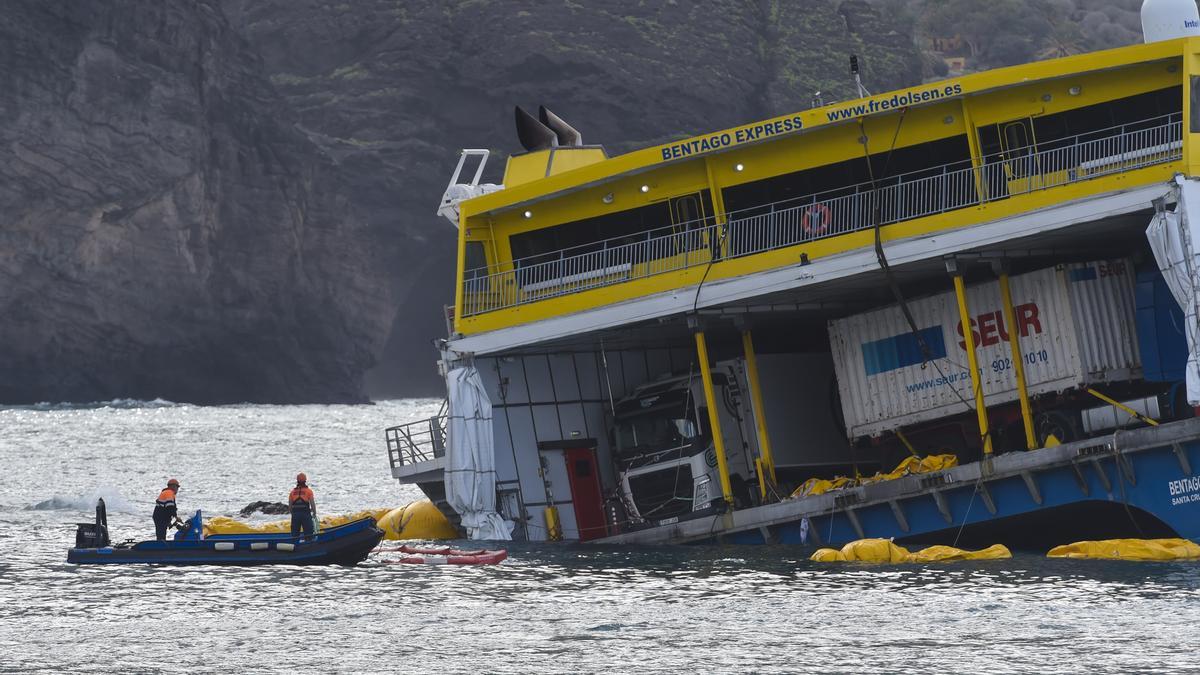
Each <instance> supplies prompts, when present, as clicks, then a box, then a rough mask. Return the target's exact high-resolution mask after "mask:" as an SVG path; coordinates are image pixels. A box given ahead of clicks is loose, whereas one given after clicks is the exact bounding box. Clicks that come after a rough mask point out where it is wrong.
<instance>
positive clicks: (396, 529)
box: [377, 499, 459, 540]
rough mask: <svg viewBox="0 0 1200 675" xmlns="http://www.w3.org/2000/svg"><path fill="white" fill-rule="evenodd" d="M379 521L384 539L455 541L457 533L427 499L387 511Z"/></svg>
mask: <svg viewBox="0 0 1200 675" xmlns="http://www.w3.org/2000/svg"><path fill="white" fill-rule="evenodd" d="M377 520H378V521H379V523H378V524H379V529H381V530H383V533H384V534H383V538H384V539H392V540H396V539H457V538H458V537H459V532H458V530H457V529H455V527H454V525H452V524H451V523H450V521H449V520H446V516H445V515H443V514H442V512H441V511H439V510H438V507H437V506H435V505H434V503H433V502H431V501H429V500H428V499H422V500H421V501H419V502H412V503H411V504H405V505H404V506H401V507H399V508H395V509H392V510H391V511H388V512H387V514H386V515H384V516H383V517H382V518H379V519H377Z"/></svg>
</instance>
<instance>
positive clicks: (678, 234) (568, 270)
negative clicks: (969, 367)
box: [463, 114, 1183, 316]
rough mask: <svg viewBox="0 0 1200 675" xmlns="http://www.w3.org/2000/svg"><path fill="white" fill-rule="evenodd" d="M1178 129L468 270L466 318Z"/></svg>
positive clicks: (1101, 155)
mask: <svg viewBox="0 0 1200 675" xmlns="http://www.w3.org/2000/svg"><path fill="white" fill-rule="evenodd" d="M1181 133H1182V120H1181V116H1180V115H1179V114H1173V115H1167V116H1164V117H1161V118H1156V119H1152V120H1144V121H1142V122H1139V123H1136V124H1129V125H1124V126H1121V127H1115V128H1113V129H1111V130H1105V131H1103V132H1092V133H1089V134H1086V135H1083V136H1077V137H1074V138H1069V139H1061V140H1058V141H1054V142H1053V143H1052V145H1054V146H1057V147H1052V148H1050V149H1045V150H1041V151H1038V152H1034V151H1033V149H1032V148H1021V149H1018V150H1016V151H1012V152H1009V153H1007V155H1005V154H995V155H989V156H987V157H984V159H983V162H982V164H981V166H979V167H972V166H970V165H967V164H966V163H959V164H956V165H947V166H943V167H937V168H934V169H930V170H925V171H920V172H916V173H912V174H905V175H901V176H892V177H888V178H884V179H881V180H879V181H876V182H875V183H862V184H859V185H852V186H848V187H846V188H841V189H838V190H831V191H827V192H823V193H820V194H815V195H809V196H805V197H800V198H796V199H790V200H787V201H785V202H776V203H774V204H766V205H763V206H758V207H754V208H752V209H745V210H742V211H739V212H733V213H730V214H729V215H728V224H727V225H725V226H722V225H720V224H718V223H716V222H714V221H713V219H711V218H709V219H705V220H697V221H693V222H690V223H684V224H681V225H674V226H668V227H663V228H659V229H656V230H649V231H646V232H642V233H639V234H637V235H632V236H626V237H619V238H614V239H608V240H605V241H600V242H596V243H594V244H590V245H587V246H581V247H575V248H572V249H566V250H562V251H556V252H553V253H550V254H546V255H540V256H531V257H527V258H523V259H520V260H516V261H514V262H513V263H509V264H507V265H504V266H503V267H501V268H496V267H493V268H490V269H488V270H475V271H472V272H469V273H468V277H467V279H466V281H465V282H464V288H463V291H464V293H463V304H464V307H463V316H472V315H476V314H481V313H483V312H489V311H494V310H498V309H504V308H508V307H513V306H516V305H521V304H524V303H529V302H535V301H538V300H544V299H546V298H551V297H557V296H562V295H567V294H571V293H577V292H579V291H584V290H588V289H592V288H598V287H601V286H610V285H613V284H618V283H622V282H625V281H629V280H632V279H641V278H645V277H649V276H654V275H656V274H663V273H665V272H673V271H678V270H682V269H687V268H690V267H695V266H699V265H708V264H710V263H711V262H713V261H714V260H720V259H724V258H735V257H740V256H745V255H753V254H756V253H762V252H765V251H771V250H775V249H779V248H783V247H787V246H795V245H797V244H803V243H805V242H809V241H815V240H817V239H824V238H827V237H835V236H838V235H842V234H847V233H850V232H856V231H859V230H864V229H870V228H873V227H875V226H876V225H888V224H891V223H897V222H901V221H904V220H912V219H914V218H923V217H926V216H931V215H935V214H939V213H945V212H947V211H953V210H956V209H961V208H965V207H968V206H973V205H976V204H980V203H986V202H990V201H995V200H998V199H1005V198H1008V197H1010V196H1013V195H1020V194H1026V193H1029V192H1032V191H1035V190H1044V189H1047V188H1051V187H1057V186H1060V185H1067V184H1070V183H1077V182H1080V181H1084V180H1088V179H1091V178H1095V177H1098V176H1103V175H1109V174H1113V173H1120V172H1123V171H1131V170H1134V169H1139V168H1142V167H1146V166H1151V165H1154V164H1160V163H1163V162H1170V161H1174V160H1178V159H1180V158H1182V157H1183V147H1182V136H1181ZM1097 136H1100V137H1099V138H1097ZM1089 137H1090V138H1091V139H1090V140H1088V139H1089Z"/></svg>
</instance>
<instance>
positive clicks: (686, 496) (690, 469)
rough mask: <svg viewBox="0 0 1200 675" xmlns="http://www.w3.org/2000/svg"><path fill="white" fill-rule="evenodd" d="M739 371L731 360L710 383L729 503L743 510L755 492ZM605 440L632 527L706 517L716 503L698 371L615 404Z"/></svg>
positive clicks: (717, 488) (713, 458)
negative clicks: (730, 492) (608, 438)
mask: <svg viewBox="0 0 1200 675" xmlns="http://www.w3.org/2000/svg"><path fill="white" fill-rule="evenodd" d="M739 365H740V364H739V363H738V362H737V361H736V360H735V361H727V362H721V363H717V364H716V367H714V368H713V372H712V378H713V389H714V393H715V394H716V400H717V402H718V410H717V414H718V416H719V419H720V425H721V430H722V433H723V435H724V439H723V440H724V443H725V454H726V460H727V461H728V465H729V478H730V483H731V484H732V486H733V494H734V500H735V502H737V503H738V504H740V505H749V504H750V503H752V502H753V501H754V500H755V499H756V497H757V494H758V491H757V488H756V487H755V484H756V483H757V476H756V472H755V470H754V468H753V467H754V461H753V457H755V456H756V454H757V444H756V442H755V437H754V431H753V423H752V422H750V420H752V419H753V417H752V414H751V411H750V409H749V407H748V405H749V404H748V402H747V400H746V399H747V398H748V397H747V396H745V395H744V392H745V391H746V387H745V386H744V384H743V382H742V381H741V380H742V378H743V376H742V374H741V373H742V372H743V369H742V368H739ZM612 442H613V448H614V454H613V459H614V462H615V463H616V468H617V472H618V480H619V484H620V490H621V494H622V498H623V501H624V503H625V510H626V513H627V516H628V518H629V520H630V521H631V522H633V523H635V524H650V525H661V524H667V523H670V522H675V521H678V520H680V519H686V518H689V517H695V516H699V515H703V514H707V513H710V512H711V511H712V509H713V507H714V506H715V505H717V504H718V503H719V502H720V501H721V480H720V476H719V474H718V470H717V455H716V450H715V447H714V444H713V437H712V429H711V428H710V426H709V422H708V410H707V403H706V402H705V398H704V387H703V383H702V378H701V376H700V373H689V374H687V375H683V376H668V377H666V378H663V379H659V380H657V381H654V382H651V383H648V384H644V385H642V386H640V387H638V388H637V389H635V390H634V391H633V392H632V393H630V394H629V395H628V396H625V397H624V398H622V399H620V400H619V401H617V402H616V404H615V411H614V415H613V425H612Z"/></svg>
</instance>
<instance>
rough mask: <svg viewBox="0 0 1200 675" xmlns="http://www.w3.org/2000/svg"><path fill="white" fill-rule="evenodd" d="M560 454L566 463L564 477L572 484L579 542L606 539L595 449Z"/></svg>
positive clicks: (602, 499) (572, 499) (575, 450)
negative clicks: (565, 475)
mask: <svg viewBox="0 0 1200 675" xmlns="http://www.w3.org/2000/svg"><path fill="white" fill-rule="evenodd" d="M563 454H564V455H566V459H567V477H568V479H569V480H570V481H571V501H572V502H573V503H574V505H575V524H576V525H577V526H578V527H579V540H580V541H588V540H589V539H598V538H600V537H603V536H606V535H607V534H608V527H607V526H606V524H605V520H604V497H603V496H602V495H601V494H600V473H599V472H598V471H597V470H596V450H595V448H573V449H570V450H567V451H565V452H564V453H563Z"/></svg>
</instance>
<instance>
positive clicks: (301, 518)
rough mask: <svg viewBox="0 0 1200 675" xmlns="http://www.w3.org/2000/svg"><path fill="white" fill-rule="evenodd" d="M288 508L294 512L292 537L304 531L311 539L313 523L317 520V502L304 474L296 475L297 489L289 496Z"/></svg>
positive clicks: (293, 489)
mask: <svg viewBox="0 0 1200 675" xmlns="http://www.w3.org/2000/svg"><path fill="white" fill-rule="evenodd" d="M288 506H290V507H291V510H292V535H293V536H295V535H297V534H299V533H300V531H301V530H303V531H304V536H306V537H311V536H312V534H313V521H314V520H316V518H317V500H316V498H315V497H313V491H312V488H310V487H308V476H306V475H304V473H303V472H301V473H298V474H296V487H294V488H292V492H291V494H289V495H288Z"/></svg>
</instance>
